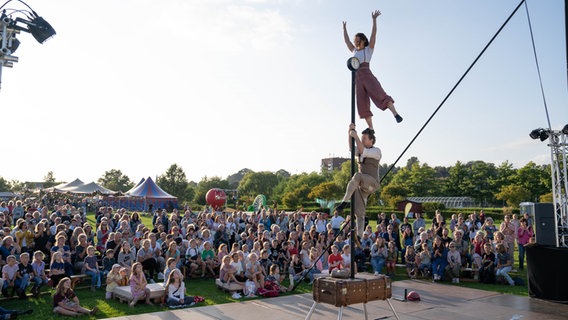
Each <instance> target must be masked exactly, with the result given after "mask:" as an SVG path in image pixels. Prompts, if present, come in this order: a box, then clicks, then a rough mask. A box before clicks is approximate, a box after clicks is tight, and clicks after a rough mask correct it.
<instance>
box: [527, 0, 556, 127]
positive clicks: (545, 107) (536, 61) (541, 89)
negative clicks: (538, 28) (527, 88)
mask: <svg viewBox="0 0 568 320" xmlns="http://www.w3.org/2000/svg"><path fill="white" fill-rule="evenodd" d="M525 9H526V12H527V20H528V22H529V30H530V33H531V42H532V48H533V54H534V62H535V63H536V72H537V73H538V81H539V82H540V92H541V94H542V101H543V102H544V112H545V113H546V120H547V121H548V130H552V126H551V125H550V116H549V115H548V106H547V104H546V97H545V95H544V87H543V86H542V77H541V76H540V65H539V63H538V57H537V54H536V46H535V44H534V36H533V30H532V24H531V16H530V15H529V6H528V4H527V2H526V1H525Z"/></svg>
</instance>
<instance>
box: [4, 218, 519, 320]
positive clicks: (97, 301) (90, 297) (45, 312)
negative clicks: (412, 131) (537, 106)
mask: <svg viewBox="0 0 568 320" xmlns="http://www.w3.org/2000/svg"><path fill="white" fill-rule="evenodd" d="M87 218H88V220H89V222H90V223H91V224H92V225H93V226H94V225H95V221H94V215H92V214H90V215H88V217H87ZM142 222H143V223H144V224H145V225H147V226H149V225H151V224H152V219H151V217H142ZM497 223H499V222H497ZM370 224H371V226H372V227H373V229H374V227H375V225H376V222H375V221H371V222H370ZM517 259H518V252H517V251H515V261H518V260H517ZM516 263H518V262H516ZM511 275H512V276H515V275H516V276H519V277H521V278H523V279H524V280H525V283H528V281H527V275H526V271H518V272H517V273H516V274H515V273H511ZM406 279H408V277H407V276H406V270H405V269H404V268H397V270H396V276H395V278H394V279H393V281H395V282H396V281H397V280H406ZM424 281H429V280H424ZM86 283H87V282H83V283H82V284H80V285H79V286H83V287H84V285H85V284H86ZM445 283H446V284H449V285H453V286H460V287H467V288H475V289H481V290H489V291H495V292H500V293H505V294H515V295H520V296H527V295H528V289H527V286H522V287H510V286H508V285H498V284H494V285H488V284H481V283H477V282H462V283H459V284H451V283H448V282H445ZM284 284H285V285H286V284H287V283H286V282H285V283H284ZM186 288H187V293H188V294H189V295H191V296H194V295H198V296H202V297H204V298H205V301H204V302H203V303H200V304H198V305H196V306H194V307H198V306H206V305H215V304H223V303H230V302H236V301H242V299H241V300H235V299H233V298H231V296H230V295H229V294H228V293H225V292H223V291H221V290H219V289H217V287H216V286H215V282H214V280H212V279H191V280H186ZM43 291H44V294H42V295H41V296H40V297H39V299H29V300H25V301H22V300H18V299H12V300H2V301H0V306H2V307H4V308H7V309H18V310H25V309H34V313H33V314H32V315H30V316H21V318H22V319H32V318H34V317H35V318H37V317H39V319H42V320H43V319H45V320H51V319H58V318H60V316H57V315H55V314H53V312H52V309H53V307H52V295H53V292H54V291H53V290H48V289H47V288H45V287H44V288H43ZM311 292H312V288H311V286H309V285H308V284H307V283H302V284H301V285H300V286H298V287H297V288H296V290H295V291H294V292H293V293H286V294H284V295H290V294H301V293H311ZM76 293H77V296H78V297H79V299H80V302H81V305H82V306H85V307H87V308H92V307H94V306H96V307H98V308H99V310H100V312H99V313H98V314H97V315H96V317H90V316H87V315H85V316H82V318H84V319H87V318H92V319H95V318H108V317H119V316H126V315H133V314H142V313H150V312H157V311H165V310H168V308H166V307H162V306H159V305H154V306H147V305H144V304H140V305H137V306H136V307H135V308H129V307H128V305H127V304H123V303H120V302H118V300H108V301H107V300H105V299H104V297H105V291H104V290H103V289H99V290H98V291H96V292H91V291H90V290H89V289H80V288H79V289H77V290H76ZM255 299H259V298H255Z"/></svg>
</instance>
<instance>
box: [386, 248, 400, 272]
mask: <svg viewBox="0 0 568 320" xmlns="http://www.w3.org/2000/svg"><path fill="white" fill-rule="evenodd" d="M397 257H398V249H397V247H396V242H395V241H394V240H391V241H389V244H388V249H387V260H386V262H387V275H388V276H390V277H394V271H395V267H396V260H397Z"/></svg>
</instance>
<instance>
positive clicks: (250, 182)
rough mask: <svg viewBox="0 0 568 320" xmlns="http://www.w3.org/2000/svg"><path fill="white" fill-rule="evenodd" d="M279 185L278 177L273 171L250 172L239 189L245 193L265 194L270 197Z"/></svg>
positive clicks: (252, 194) (251, 194) (250, 194)
mask: <svg viewBox="0 0 568 320" xmlns="http://www.w3.org/2000/svg"><path fill="white" fill-rule="evenodd" d="M277 185H278V177H277V176H276V174H274V173H272V172H269V171H263V172H249V173H247V174H245V176H244V177H243V179H242V180H241V182H240V183H239V187H238V188H237V190H238V191H239V193H241V194H244V195H249V196H256V195H259V194H263V195H264V196H265V197H266V198H270V197H271V196H272V191H273V190H274V188H275V187H276V186H277Z"/></svg>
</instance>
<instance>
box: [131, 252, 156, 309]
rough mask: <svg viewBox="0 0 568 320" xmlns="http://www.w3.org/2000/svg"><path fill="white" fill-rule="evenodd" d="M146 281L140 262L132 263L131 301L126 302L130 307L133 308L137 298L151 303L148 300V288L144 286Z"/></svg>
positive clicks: (150, 303)
mask: <svg viewBox="0 0 568 320" xmlns="http://www.w3.org/2000/svg"><path fill="white" fill-rule="evenodd" d="M147 284H148V282H147V281H146V276H144V272H143V271H142V264H141V263H140V262H136V263H134V264H133V265H132V271H131V272H130V293H132V301H130V303H129V304H128V305H129V306H130V307H131V308H134V306H135V305H136V302H138V300H142V299H146V304H149V305H152V304H153V303H152V302H151V301H150V289H148V288H146V285H147Z"/></svg>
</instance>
